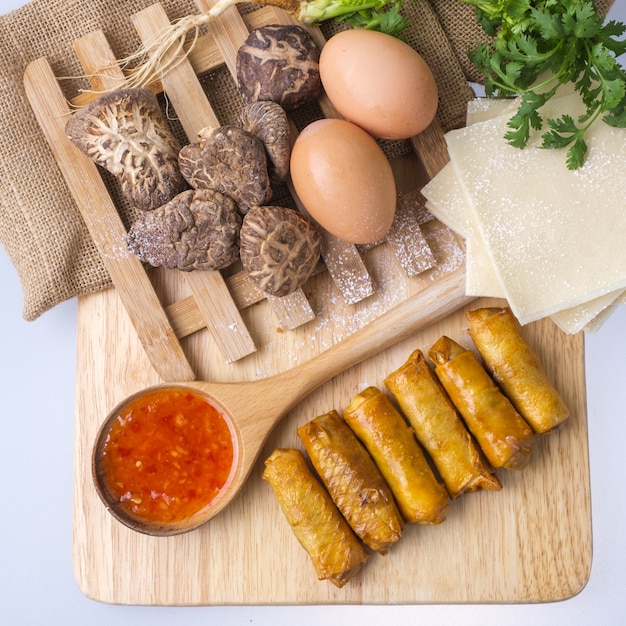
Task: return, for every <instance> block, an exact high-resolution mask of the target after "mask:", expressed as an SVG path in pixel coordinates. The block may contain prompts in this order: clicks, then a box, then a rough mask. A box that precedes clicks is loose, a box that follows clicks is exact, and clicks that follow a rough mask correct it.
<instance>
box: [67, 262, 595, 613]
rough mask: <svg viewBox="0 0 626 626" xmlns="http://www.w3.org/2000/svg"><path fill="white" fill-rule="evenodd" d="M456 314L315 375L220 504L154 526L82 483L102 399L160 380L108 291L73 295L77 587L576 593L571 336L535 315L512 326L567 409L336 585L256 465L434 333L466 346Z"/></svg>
mask: <svg viewBox="0 0 626 626" xmlns="http://www.w3.org/2000/svg"><path fill="white" fill-rule="evenodd" d="M388 260H390V259H388ZM389 265H390V267H391V268H393V265H392V264H391V263H390V264H389ZM385 269H387V268H385ZM322 278H323V277H320V284H319V286H318V291H320V292H321V291H322V290H324V289H328V291H327V292H326V295H332V292H333V288H332V285H330V284H328V283H330V281H328V279H327V278H326V280H325V281H322ZM482 303H483V302H482V301H481V304H482ZM484 303H488V304H489V303H491V302H484ZM322 308H323V307H322ZM374 308H375V307H374ZM266 311H267V308H266V306H265V302H262V303H259V304H258V305H255V306H254V307H251V309H249V312H251V313H253V314H254V318H255V319H256V321H257V324H258V326H257V327H258V328H262V325H263V323H264V320H263V318H264V317H265V316H266V313H265V312H266ZM372 313H373V312H372V311H370V314H372ZM360 314H361V312H360V311H356V310H354V309H353V310H352V311H342V312H341V314H340V315H336V314H332V313H330V314H329V315H322V317H321V318H320V320H318V321H317V322H316V323H314V324H312V325H311V326H310V327H309V328H306V329H304V328H303V329H299V330H298V331H295V332H293V333H279V334H278V335H276V334H275V333H272V331H271V330H269V332H267V334H265V335H264V336H265V340H264V341H263V342H262V348H261V349H260V350H259V351H257V353H256V354H255V355H251V356H250V357H247V358H246V359H243V360H242V361H240V362H238V363H237V364H231V365H229V366H228V369H226V370H222V371H221V372H217V371H215V369H214V368H212V367H211V365H212V364H211V363H210V362H208V363H204V364H203V367H201V368H200V370H199V371H200V373H201V375H202V377H204V378H208V379H210V380H216V379H217V380H233V379H243V380H246V379H255V378H257V377H258V376H259V375H270V374H271V373H275V372H277V371H282V370H285V369H289V368H290V367H293V366H294V365H295V364H297V363H299V362H301V360H303V359H306V358H307V355H309V354H312V353H314V352H316V351H318V350H321V349H323V348H324V347H326V346H327V345H330V344H332V343H334V341H336V340H339V339H340V338H341V337H342V336H345V334H346V331H347V329H350V328H354V327H355V326H358V325H359V324H360V323H363V318H361V319H360V320H359V318H360V317H361V315H360ZM374 314H375V312H374ZM315 324H322V325H324V326H325V327H324V328H320V327H315ZM329 327H332V332H331V333H328V332H326V331H328V330H329ZM465 328H466V323H465V319H464V316H463V315H462V312H461V311H459V312H456V313H453V314H451V315H450V316H449V317H447V318H446V319H445V320H444V321H441V322H439V323H437V324H435V325H433V326H431V327H429V328H427V329H424V330H423V331H420V332H418V333H416V334H415V335H414V336H412V337H410V338H409V339H406V340H404V341H403V342H401V343H399V344H397V345H396V346H394V347H393V348H390V349H389V350H387V351H385V352H384V353H382V354H381V355H378V356H376V357H373V358H371V359H369V360H367V361H365V362H363V363H362V364H360V365H357V366H356V367H354V368H352V369H350V370H348V371H347V372H345V373H344V374H341V375H339V376H337V377H336V378H334V379H333V380H331V381H330V382H328V383H326V384H325V385H323V386H322V387H321V388H320V389H318V390H317V391H315V392H314V393H312V394H311V395H310V396H309V397H308V398H307V399H306V400H304V401H303V402H301V403H300V404H299V405H298V406H296V407H295V408H294V409H293V410H292V411H291V412H290V413H289V414H288V416H287V417H286V418H285V419H284V420H283V422H281V424H280V425H279V426H278V427H277V429H276V430H275V431H274V433H273V434H272V435H271V436H270V437H269V439H268V441H267V442H266V444H265V446H264V448H263V450H262V453H261V457H260V459H259V461H258V462H257V463H256V465H255V467H254V468H253V470H252V473H251V476H250V478H249V480H248V482H247V484H246V485H245V487H244V489H243V491H242V492H241V494H240V496H239V497H238V499H237V500H235V502H234V503H233V504H231V505H230V507H229V508H227V509H226V510H225V511H223V512H222V513H220V515H218V516H217V517H216V518H215V519H213V520H211V521H210V522H208V523H207V524H206V525H205V526H203V527H202V528H201V529H199V530H197V531H194V532H192V533H189V534H187V535H181V536H178V537H170V538H167V539H157V538H152V537H147V536H144V535H139V534H137V533H134V532H133V531H130V530H128V529H127V528H125V527H123V526H122V525H121V524H119V523H117V522H116V521H115V520H113V518H112V517H111V516H109V515H108V513H107V512H106V511H105V509H104V507H103V506H102V504H101V503H100V501H99V499H98V497H97V495H96V494H95V490H94V488H93V484H92V482H91V472H90V453H91V445H92V443H93V438H94V437H95V433H96V431H97V428H98V425H99V422H100V420H101V419H102V418H103V417H104V416H105V415H106V413H107V412H108V411H109V410H110V408H111V407H112V406H113V405H114V404H115V403H116V402H118V401H119V400H121V399H122V398H123V397H125V396H126V395H127V394H129V393H131V392H133V391H136V390H138V389H140V388H142V387H143V386H145V385H149V384H154V383H157V382H159V381H158V377H156V376H154V374H152V372H151V370H150V369H149V368H146V367H145V365H146V357H145V355H144V353H143V352H142V350H141V348H140V346H139V345H138V344H137V341H136V339H135V337H134V335H133V333H132V329H131V328H130V327H129V326H128V321H127V318H126V316H125V315H124V314H123V308H122V307H121V304H120V302H119V298H118V296H117V294H116V293H115V291H113V290H110V291H107V292H104V293H101V294H95V295H93V296H88V297H85V298H82V299H81V301H80V304H79V335H78V342H79V353H78V374H77V411H76V415H77V419H76V441H75V445H76V448H75V450H76V483H75V508H74V526H75V532H74V563H75V571H76V578H77V581H78V584H79V587H80V588H81V590H82V591H83V592H84V593H85V594H86V595H88V596H89V597H92V598H94V599H98V600H101V601H104V602H113V603H133V604H135V603H137V604H158V605H179V604H182V605H204V604H275V603H278V604H281V603H304V604H307V603H310V604H320V603H321V604H324V603H368V604H369V603H373V604H378V603H439V602H461V603H462V602H546V601H555V600H560V599H565V598H569V597H571V596H573V595H575V594H576V593H577V592H578V591H580V590H581V589H582V588H583V587H584V585H585V583H586V580H587V577H588V575H589V571H590V565H591V521H590V490H589V462H588V451H587V430H586V413H585V379H584V363H583V339H582V337H581V336H580V335H578V336H573V337H572V336H565V335H563V334H562V333H561V332H560V331H558V330H557V329H556V327H555V326H554V325H553V324H552V323H551V322H549V321H545V322H540V323H537V324H533V325H532V326H529V327H526V328H525V334H526V335H527V337H528V338H529V341H531V343H532V345H533V346H535V347H536V348H537V349H538V351H539V353H540V355H541V357H542V358H543V360H544V362H545V364H546V367H547V370H548V372H549V374H550V375H551V377H552V378H553V380H554V381H555V382H556V384H557V386H558V387H559V389H560V390H561V391H562V392H563V395H564V397H565V399H566V401H567V403H568V404H569V406H570V408H571V410H572V417H571V419H570V421H569V422H568V423H567V424H566V425H565V427H564V428H563V429H562V430H560V431H559V432H557V433H554V434H551V435H549V436H546V437H543V438H541V439H540V440H539V442H538V444H537V445H536V448H535V451H534V458H533V460H532V461H531V463H530V466H529V467H528V468H526V469H525V470H524V471H522V472H519V473H513V472H505V471H501V472H499V473H498V475H499V477H500V479H501V481H502V483H503V485H504V488H503V490H502V491H500V492H484V493H477V494H468V495H466V496H463V497H461V498H460V499H458V500H455V501H453V502H452V503H451V508H450V513H449V516H448V519H447V520H446V521H445V522H444V523H443V524H442V525H440V526H435V527H408V528H407V530H406V531H405V534H404V536H403V538H402V540H401V541H400V542H399V543H398V544H397V545H396V546H395V547H394V549H393V550H392V551H391V553H390V554H389V555H387V556H386V557H384V558H383V557H378V556H374V557H373V558H372V559H370V561H369V563H368V565H367V566H366V568H365V569H364V570H363V572H362V573H361V574H359V576H358V577H357V578H356V579H354V580H353V581H351V582H350V583H349V584H348V585H346V587H344V588H343V589H341V590H338V589H335V588H334V587H333V586H332V585H330V584H328V583H325V582H319V581H317V580H316V578H315V573H314V571H313V568H312V566H311V564H310V562H309V560H308V557H307V556H306V554H305V553H304V551H303V550H302V548H301V547H300V546H299V544H298V543H297V541H296V540H295V538H294V537H293V535H292V534H291V530H290V528H289V527H288V525H287V523H286V521H285V519H284V518H283V516H282V513H281V511H280V510H279V506H278V504H277V502H276V501H275V499H274V497H273V494H272V493H271V490H270V489H269V487H268V486H267V485H266V484H265V483H264V482H263V481H262V480H261V478H260V474H261V471H262V468H263V460H264V459H265V458H267V456H269V454H270V453H271V451H272V450H273V449H274V448H275V447H277V446H295V447H300V444H299V442H298V440H297V437H296V428H297V427H298V426H299V425H302V424H303V423H305V422H306V421H308V420H310V419H311V418H313V417H315V416H316V415H319V414H321V413H324V412H327V411H328V410H330V409H332V408H336V409H337V410H342V409H343V408H345V406H347V404H348V402H349V401H350V399H351V398H352V397H353V395H354V394H356V393H357V392H358V391H360V390H362V388H364V387H365V386H367V385H369V384H377V385H382V381H383V378H384V377H385V375H386V374H387V373H389V372H390V371H392V370H393V369H394V368H396V367H398V366H399V365H400V364H401V363H402V362H404V360H405V359H406V357H407V356H408V355H409V354H410V352H411V351H412V350H413V349H415V348H416V347H420V348H422V349H427V348H428V347H429V346H430V345H432V343H434V341H436V339H438V337H439V336H440V335H441V334H444V333H445V334H448V335H449V336H451V337H453V338H455V339H456V340H458V341H460V342H461V343H463V344H465V345H470V344H469V339H468V336H467V333H466V331H465ZM201 335H202V333H198V334H197V335H196V336H194V337H195V338H196V339H197V338H199V337H200V336H201ZM202 343H203V342H202V341H196V345H195V346H194V349H195V350H197V351H200V352H201V351H202ZM122 346H123V347H124V348H123V349H122ZM211 374H212V375H211Z"/></svg>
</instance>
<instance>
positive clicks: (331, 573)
mask: <svg viewBox="0 0 626 626" xmlns="http://www.w3.org/2000/svg"><path fill="white" fill-rule="evenodd" d="M263 479H264V480H266V481H267V482H268V483H269V485H270V486H271V487H272V490H273V491H274V495H275V496H276V499H277V500H278V502H279V504H280V507H281V509H282V511H283V513H284V514H285V517H286V518H287V521H288V522H289V525H290V526H291V529H292V531H293V533H294V535H295V536H296V538H297V539H298V541H299V542H300V545H301V546H302V547H303V548H304V549H305V550H306V551H307V553H308V554H309V556H310V557H311V561H312V562H313V566H314V567H315V571H316V573H317V577H318V578H319V580H329V581H330V582H331V583H333V584H334V585H336V586H337V587H343V586H344V585H345V584H346V583H347V582H348V581H349V580H350V579H351V578H352V577H353V576H354V575H355V574H356V573H357V572H358V571H359V570H360V569H361V568H362V567H363V565H364V564H365V562H366V561H367V559H368V558H369V553H368V552H367V550H366V549H365V548H364V547H363V545H362V544H361V542H360V541H359V539H358V538H357V536H356V535H355V534H354V532H353V531H352V529H351V528H350V526H348V523H347V522H346V520H345V519H344V518H343V517H342V515H341V513H340V512H339V510H338V509H337V507H336V506H335V503H334V502H333V501H332V499H331V497H330V496H329V495H328V492H327V491H326V489H324V487H323V485H322V484H321V483H320V482H319V480H318V479H317V478H316V477H315V476H314V474H313V472H312V471H311V470H310V469H309V466H308V465H307V462H306V460H305V458H304V455H303V454H302V452H300V450H295V449H285V448H279V449H277V450H274V452H272V454H271V455H270V456H269V457H268V458H267V460H266V461H265V470H264V471H263Z"/></svg>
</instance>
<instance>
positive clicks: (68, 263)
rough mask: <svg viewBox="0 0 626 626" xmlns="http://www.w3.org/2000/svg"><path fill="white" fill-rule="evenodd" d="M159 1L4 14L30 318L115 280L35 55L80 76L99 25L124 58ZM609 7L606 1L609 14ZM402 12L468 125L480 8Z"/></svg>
mask: <svg viewBox="0 0 626 626" xmlns="http://www.w3.org/2000/svg"><path fill="white" fill-rule="evenodd" d="M153 2H154V0H106V1H103V0H34V1H33V2H31V3H30V4H28V5H26V6H25V7H23V8H21V9H18V10H17V11H14V12H12V13H9V14H7V15H5V16H2V17H0V137H1V142H2V143H1V147H0V241H1V242H2V244H3V246H4V248H5V249H6V251H7V253H8V255H9V257H10V259H11V261H12V263H13V265H14V266H15V268H16V270H17V272H18V275H19V278H20V282H21V285H22V289H23V297H24V305H23V312H22V314H23V317H24V318H25V319H26V320H34V319H36V318H37V317H39V316H40V315H41V314H42V313H44V312H45V311H47V310H48V309H50V308H52V307H53V306H55V305H57V304H59V303H60V302H63V301H64V300H67V299H70V298H73V297H75V296H78V295H82V294H87V293H92V292H94V291H98V290H101V289H104V288H107V287H109V286H110V285H111V280H110V277H109V275H108V273H107V271H106V269H105V267H104V265H103V263H102V261H101V259H100V256H99V254H98V252H97V251H96V249H95V246H94V245H93V242H92V240H91V238H90V236H89V233H88V232H87V229H86V227H85V225H84V223H83V221H82V218H81V216H80V213H79V212H78V209H77V208H76V206H75V204H74V202H73V200H72V198H71V196H70V193H69V191H68V190H67V188H66V185H65V182H64V180H63V177H62V175H61V173H60V172H59V169H58V167H57V165H56V163H55V161H54V158H53V156H52V153H51V152H50V150H49V148H48V145H47V143H46V141H45V139H44V137H43V135H42V133H41V131H40V129H39V126H38V124H37V121H36V120H35V117H34V115H33V113H32V111H31V108H30V105H29V103H28V101H27V99H26V96H25V93H24V87H23V82H22V79H23V74H24V70H25V68H26V66H27V65H28V64H29V63H30V62H31V61H33V60H35V59H38V58H40V57H46V58H47V59H48V60H49V62H50V64H51V66H52V68H53V70H54V72H55V74H56V75H57V76H78V75H80V74H81V73H82V72H81V68H80V66H79V65H78V62H77V60H76V58H75V56H74V54H73V52H72V42H73V41H74V40H75V39H78V38H79V37H82V36H83V35H86V34H88V33H90V32H92V31H95V30H100V29H102V30H103V31H104V33H105V35H106V36H107V38H108V40H109V43H110V44H111V46H112V48H113V51H114V53H115V54H116V55H117V57H118V58H122V57H124V56H127V55H128V54H130V53H132V52H134V51H135V50H136V49H137V47H138V46H139V40H138V38H137V36H136V34H135V32H134V29H133V27H132V24H131V21H130V19H129V16H130V15H132V14H133V13H136V12H137V11H140V10H142V9H144V8H145V7H146V6H149V5H150V4H152V3H153ZM162 4H163V5H164V7H165V10H166V11H167V13H168V15H169V17H170V19H172V20H173V19H176V18H178V17H182V16H183V15H187V14H190V13H196V12H197V8H196V6H195V5H194V3H193V1H192V0H163V2H162ZM611 4H612V2H611V1H610V0H599V1H598V6H599V7H600V8H601V10H602V11H603V12H606V10H608V8H609V6H610V5H611ZM403 12H404V14H405V15H406V16H407V17H408V18H409V20H410V22H411V26H410V28H409V29H408V31H407V32H406V38H407V40H408V42H409V43H410V44H411V45H412V46H413V47H414V48H415V49H416V50H418V51H419V52H420V53H421V54H422V55H423V56H424V58H425V59H426V61H427V62H428V63H429V65H430V67H431V68H432V70H433V73H434V74H435V76H436V78H437V81H438V84H439V87H440V92H441V98H440V107H439V113H438V115H439V120H440V122H441V124H442V126H443V128H444V130H450V129H452V128H456V127H458V126H461V125H463V123H464V119H465V107H466V104H467V101H468V100H469V99H470V98H471V97H472V91H471V89H470V88H469V87H468V85H467V80H468V79H469V80H473V81H475V82H479V81H480V76H478V75H476V73H475V71H474V69H473V68H472V66H471V64H470V63H469V62H468V61H467V54H466V51H467V50H468V49H471V48H473V47H474V45H475V44H476V42H477V41H479V40H486V38H485V35H484V33H483V32H482V30H481V29H480V27H479V26H478V24H477V22H476V20H475V18H474V12H473V8H472V7H469V6H467V5H464V4H462V3H460V2H457V1H456V0H431V2H427V1H426V0H406V1H405V4H404V9H403ZM334 29H335V27H334V26H333V25H331V24H327V25H325V26H324V27H323V30H324V31H325V34H326V35H327V36H329V35H330V34H332V32H333V31H334ZM225 72H227V70H226V69H224V73H225ZM224 73H223V74H222V75H221V76H220V75H219V71H218V72H217V74H218V75H217V76H216V77H212V78H211V80H212V81H213V89H212V92H214V91H215V89H214V87H215V85H216V84H217V85H219V90H218V91H223V92H224V94H223V95H224V97H223V98H222V99H221V100H219V99H218V100H219V101H212V103H213V106H214V107H215V109H216V113H217V115H218V118H219V119H220V120H221V121H222V123H228V122H229V121H232V119H233V115H234V114H236V109H237V108H238V106H239V101H238V95H237V94H234V95H233V94H232V89H230V86H231V85H232V81H230V79H229V77H228V76H227V75H224ZM82 86H83V87H86V86H87V85H86V84H85V85H82ZM64 87H65V85H64ZM69 88H70V86H68V89H69ZM226 92H231V93H226ZM66 95H67V96H68V97H71V96H72V95H73V94H71V93H66ZM176 132H180V129H177V130H176ZM403 149H409V148H408V145H402V143H401V142H400V144H398V142H395V144H394V145H389V146H386V150H389V151H395V152H397V151H401V150H403ZM105 181H106V182H107V184H108V186H109V189H110V191H111V193H112V196H113V197H114V199H115V200H116V202H117V204H118V207H119V210H120V213H121V214H122V218H123V219H124V220H125V222H127V223H128V221H129V219H130V212H131V211H132V210H131V209H130V207H127V206H125V205H124V203H123V201H121V200H120V199H119V194H118V192H117V189H116V185H115V181H113V180H108V179H107V177H106V174H105Z"/></svg>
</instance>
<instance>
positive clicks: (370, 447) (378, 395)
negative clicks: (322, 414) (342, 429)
mask: <svg viewBox="0 0 626 626" xmlns="http://www.w3.org/2000/svg"><path fill="white" fill-rule="evenodd" d="M343 417H344V419H345V421H346V424H348V426H349V427H350V428H351V429H352V431H353V432H354V433H355V434H356V436H357V437H358V438H359V439H360V440H361V443H363V445H364V446H365V447H366V448H367V451H368V452H369V453H370V456H371V457H372V458H373V459H374V462H375V463H376V465H377V467H378V469H379V470H380V473H381V474H382V475H383V478H384V479H385V480H386V481H387V484H388V485H389V487H390V488H391V491H392V493H393V495H394V498H395V500H396V503H397V505H398V508H399V509H400V513H401V514H402V517H403V518H404V521H405V522H407V523H409V524H440V523H441V522H443V521H444V520H445V519H446V513H447V512H448V492H447V490H446V489H445V487H444V486H443V485H442V484H441V483H440V482H439V481H438V480H437V478H436V477H435V474H434V473H433V471H432V469H431V467H430V465H429V463H428V460H427V459H426V456H425V455H424V453H423V451H422V449H421V448H420V447H419V444H418V443H417V440H416V439H415V435H414V433H413V430H412V429H411V428H410V427H409V425H408V424H407V423H406V421H405V420H404V418H403V417H402V415H401V414H400V413H399V412H398V410H397V409H396V408H395V407H394V406H393V404H392V402H391V399H390V398H389V396H387V395H386V394H384V393H382V392H381V391H380V390H379V389H377V388H376V387H367V388H366V389H365V390H363V391H362V392H361V393H359V394H357V395H356V396H355V397H354V398H353V399H352V401H351V402H350V404H349V405H348V407H347V408H346V410H345V411H344V413H343Z"/></svg>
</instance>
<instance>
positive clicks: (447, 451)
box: [385, 350, 502, 498]
mask: <svg viewBox="0 0 626 626" xmlns="http://www.w3.org/2000/svg"><path fill="white" fill-rule="evenodd" d="M385 386H386V387H387V389H388V390H389V391H390V393H391V394H392V395H393V397H394V398H395V400H396V402H397V403H398V406H399V407H400V410H401V411H402V413H403V414H404V415H405V417H406V418H407V420H408V421H409V423H410V424H411V426H412V427H413V430H414V431H415V435H416V437H417V439H418V441H419V442H420V443H421V444H422V446H424V449H425V450H426V452H428V454H429V455H430V458H431V459H432V461H433V463H434V464H435V467H436V468H437V471H438V472H439V475H440V476H441V478H442V480H443V482H444V484H445V486H446V488H447V490H448V493H449V494H450V496H451V497H452V498H457V497H458V496H460V495H461V494H463V493H468V492H472V491H479V490H481V489H491V490H499V489H502V485H501V483H500V481H499V480H498V478H497V477H496V476H495V474H494V473H493V471H492V470H491V468H490V467H489V466H488V464H487V462H486V461H485V458H484V456H483V454H482V452H481V451H480V449H479V447H478V446H477V445H476V442H475V441H474V439H473V438H472V436H471V435H470V433H469V432H468V430H467V428H466V427H465V425H464V424H463V422H462V420H461V418H460V417H459V414H458V413H457V410H456V409H455V408H454V405H453V404H452V402H451V401H450V398H449V397H448V396H447V394H446V392H445V391H444V389H443V387H442V386H441V384H440V383H439V381H438V380H437V378H435V376H434V375H433V373H432V371H431V370H430V368H429V367H428V363H427V362H426V357H425V356H424V354H423V352H422V351H421V350H415V351H414V352H413V353H412V354H411V355H410V356H409V358H408V359H407V360H406V361H405V362H404V364H403V365H401V366H400V367H399V368H398V369H397V370H396V371H395V372H392V373H391V374H389V375H388V376H387V378H385Z"/></svg>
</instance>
